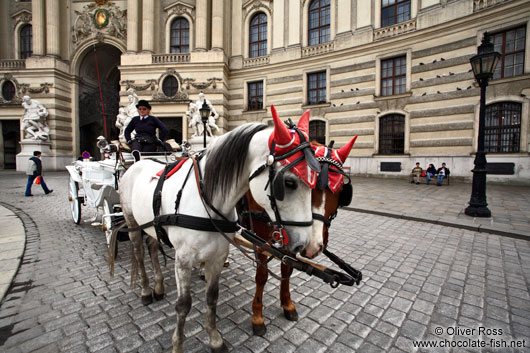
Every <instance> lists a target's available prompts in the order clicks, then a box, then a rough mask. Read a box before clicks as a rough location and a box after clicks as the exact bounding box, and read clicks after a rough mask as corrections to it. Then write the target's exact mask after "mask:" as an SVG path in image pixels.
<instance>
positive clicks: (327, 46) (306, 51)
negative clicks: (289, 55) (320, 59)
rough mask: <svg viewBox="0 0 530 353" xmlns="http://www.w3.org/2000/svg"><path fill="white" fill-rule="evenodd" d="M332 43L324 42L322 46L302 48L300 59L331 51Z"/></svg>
mask: <svg viewBox="0 0 530 353" xmlns="http://www.w3.org/2000/svg"><path fill="white" fill-rule="evenodd" d="M333 48H334V45H333V42H326V43H322V44H317V45H312V46H310V47H305V48H302V57H303V58H304V57H308V56H313V55H318V54H323V53H328V52H330V51H333Z"/></svg>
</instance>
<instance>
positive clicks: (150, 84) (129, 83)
mask: <svg viewBox="0 0 530 353" xmlns="http://www.w3.org/2000/svg"><path fill="white" fill-rule="evenodd" d="M134 82H135V81H134V80H123V81H121V82H120V84H121V85H125V89H126V90H128V89H129V88H133V89H134V90H135V91H145V90H146V89H150V90H151V91H154V90H155V88H156V83H157V80H154V79H150V80H145V82H146V83H145V84H144V85H135V84H134Z"/></svg>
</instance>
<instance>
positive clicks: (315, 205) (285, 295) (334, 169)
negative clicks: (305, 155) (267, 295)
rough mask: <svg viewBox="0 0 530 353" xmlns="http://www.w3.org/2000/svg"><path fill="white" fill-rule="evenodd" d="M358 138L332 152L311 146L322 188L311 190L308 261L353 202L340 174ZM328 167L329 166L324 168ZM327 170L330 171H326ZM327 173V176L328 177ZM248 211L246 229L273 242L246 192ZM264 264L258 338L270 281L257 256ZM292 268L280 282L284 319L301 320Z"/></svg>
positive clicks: (256, 312)
mask: <svg viewBox="0 0 530 353" xmlns="http://www.w3.org/2000/svg"><path fill="white" fill-rule="evenodd" d="M356 139H357V136H355V137H354V138H353V139H352V140H351V141H350V142H349V143H347V144H346V145H345V146H343V147H342V148H341V149H338V150H336V149H330V148H328V147H325V146H322V145H319V144H315V143H312V147H313V149H314V150H315V155H316V156H317V160H319V161H320V163H321V166H322V171H321V173H320V174H319V182H317V184H320V185H319V187H317V188H315V189H313V190H312V193H311V206H312V210H313V218H314V221H315V222H314V224H313V229H312V237H311V241H310V243H309V245H308V246H307V247H306V248H305V249H304V250H302V252H301V253H300V254H301V255H302V256H305V257H307V258H310V259H312V258H314V257H316V256H317V255H318V254H320V253H321V252H322V250H323V249H324V248H325V247H326V245H327V242H328V235H329V233H328V228H329V226H330V222H331V220H332V219H333V218H334V217H335V215H336V213H337V210H338V208H339V207H342V206H347V205H348V204H349V203H350V201H351V185H349V184H344V175H340V173H338V172H340V171H341V169H339V168H342V165H343V164H344V162H345V161H346V158H347V157H348V155H349V153H350V151H351V149H352V147H353V144H354V143H355V140H356ZM326 164H328V166H327V167H324V166H325V165H326ZM326 170H327V172H326ZM326 173H327V174H328V175H327V176H326ZM247 199H248V200H249V202H248V204H249V205H248V208H249V209H250V211H251V213H250V214H251V215H252V220H250V219H248V217H247V218H246V222H247V224H246V225H247V226H250V225H251V224H252V226H253V229H254V232H255V233H256V234H257V235H258V236H260V237H261V238H263V239H264V240H266V241H270V240H271V238H272V233H273V231H274V228H273V227H272V226H270V225H269V224H268V220H267V217H266V215H265V214H264V213H262V211H263V209H262V208H261V207H259V205H258V204H257V203H256V202H255V201H254V199H253V198H252V194H251V193H250V192H248V193H247ZM257 257H258V260H259V262H260V263H261V265H259V266H257V268H256V277H255V280H256V292H255V295H254V301H253V302H252V313H253V315H252V330H253V332H254V334H255V335H258V336H262V335H264V334H265V333H266V331H267V329H266V326H265V321H264V318H263V300H262V299H263V290H264V287H265V284H266V283H267V279H268V275H269V274H268V270H267V265H266V263H267V255H264V254H262V253H259V252H258V253H257ZM291 273H292V269H291V268H290V267H288V266H287V265H285V264H284V263H282V264H281V278H282V280H280V302H281V306H282V308H283V313H284V316H285V317H286V318H287V319H288V320H290V321H297V320H298V313H297V312H296V308H295V306H294V304H293V302H292V300H291V293H290V291H289V277H290V275H291Z"/></svg>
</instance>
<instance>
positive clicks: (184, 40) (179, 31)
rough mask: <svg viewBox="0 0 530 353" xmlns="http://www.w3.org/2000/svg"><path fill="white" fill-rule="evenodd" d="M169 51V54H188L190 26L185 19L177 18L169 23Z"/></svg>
mask: <svg viewBox="0 0 530 353" xmlns="http://www.w3.org/2000/svg"><path fill="white" fill-rule="evenodd" d="M169 51H170V52H171V53H189V52H190V24H189V22H188V20H186V19H185V18H182V17H178V18H176V19H175V20H174V21H173V22H172V23H171V35H170V42H169Z"/></svg>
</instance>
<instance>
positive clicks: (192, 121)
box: [186, 103, 203, 137]
mask: <svg viewBox="0 0 530 353" xmlns="http://www.w3.org/2000/svg"><path fill="white" fill-rule="evenodd" d="M186 117H187V118H188V120H189V125H188V126H189V127H191V128H193V131H194V132H195V133H194V134H193V135H192V136H191V137H199V136H201V135H202V132H203V131H202V130H203V126H202V120H201V115H200V113H199V111H198V109H197V106H196V105H195V103H190V110H188V111H187V112H186Z"/></svg>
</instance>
